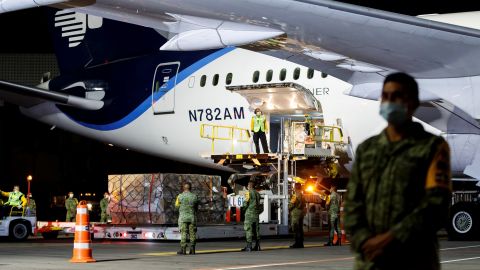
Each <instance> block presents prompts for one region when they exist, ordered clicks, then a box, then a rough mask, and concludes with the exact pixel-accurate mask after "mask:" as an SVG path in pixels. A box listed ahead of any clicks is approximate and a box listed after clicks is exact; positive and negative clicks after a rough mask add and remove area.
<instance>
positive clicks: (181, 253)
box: [177, 247, 187, 255]
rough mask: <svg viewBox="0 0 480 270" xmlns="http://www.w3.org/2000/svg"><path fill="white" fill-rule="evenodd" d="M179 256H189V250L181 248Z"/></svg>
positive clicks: (178, 252)
mask: <svg viewBox="0 0 480 270" xmlns="http://www.w3.org/2000/svg"><path fill="white" fill-rule="evenodd" d="M177 254H178V255H187V248H186V247H181V248H180V250H179V251H177Z"/></svg>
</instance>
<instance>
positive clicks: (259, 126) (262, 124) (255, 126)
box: [251, 115, 267, 132]
mask: <svg viewBox="0 0 480 270" xmlns="http://www.w3.org/2000/svg"><path fill="white" fill-rule="evenodd" d="M251 128H252V130H253V132H258V131H263V132H265V130H267V119H266V117H265V115H260V116H256V115H255V116H253V117H252V127H251Z"/></svg>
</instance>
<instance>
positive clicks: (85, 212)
mask: <svg viewBox="0 0 480 270" xmlns="http://www.w3.org/2000/svg"><path fill="white" fill-rule="evenodd" d="M77 214H81V215H85V214H87V208H77Z"/></svg>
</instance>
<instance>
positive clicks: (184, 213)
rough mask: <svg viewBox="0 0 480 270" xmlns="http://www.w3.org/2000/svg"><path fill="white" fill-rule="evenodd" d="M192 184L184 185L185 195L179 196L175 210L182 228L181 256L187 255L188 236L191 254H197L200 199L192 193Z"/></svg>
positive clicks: (179, 252)
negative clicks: (188, 236)
mask: <svg viewBox="0 0 480 270" xmlns="http://www.w3.org/2000/svg"><path fill="white" fill-rule="evenodd" d="M191 189H192V184H190V183H185V184H183V193H181V194H180V195H178V196H177V199H176V200H175V208H177V209H178V211H179V216H178V227H179V228H180V233H181V239H180V250H179V251H178V252H177V254H179V255H185V254H187V234H188V235H190V252H189V254H191V255H194V254H195V244H196V239H197V235H196V234H197V211H198V204H199V201H198V197H197V195H195V194H194V193H192V192H191Z"/></svg>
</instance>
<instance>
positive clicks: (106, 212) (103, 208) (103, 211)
mask: <svg viewBox="0 0 480 270" xmlns="http://www.w3.org/2000/svg"><path fill="white" fill-rule="evenodd" d="M109 202H110V193H108V192H105V194H103V199H101V200H100V222H108V221H109V220H110V219H111V218H110V209H108V203H109Z"/></svg>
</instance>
